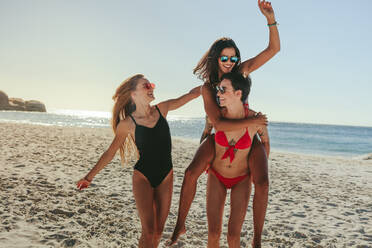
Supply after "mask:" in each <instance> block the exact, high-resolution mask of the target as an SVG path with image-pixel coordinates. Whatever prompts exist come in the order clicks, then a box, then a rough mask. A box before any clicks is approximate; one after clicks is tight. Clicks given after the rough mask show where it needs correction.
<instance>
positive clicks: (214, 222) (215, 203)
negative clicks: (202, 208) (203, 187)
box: [207, 172, 226, 231]
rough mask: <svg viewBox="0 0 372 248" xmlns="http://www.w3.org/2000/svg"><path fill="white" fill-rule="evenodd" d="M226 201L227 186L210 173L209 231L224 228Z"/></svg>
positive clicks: (208, 188)
mask: <svg viewBox="0 0 372 248" xmlns="http://www.w3.org/2000/svg"><path fill="white" fill-rule="evenodd" d="M225 200H226V188H225V186H224V185H223V184H222V183H221V182H220V181H219V180H218V178H217V177H216V176H215V175H214V173H213V172H209V174H208V183H207V217H208V229H209V230H210V231H220V230H221V228H222V218H223V209H224V206H225Z"/></svg>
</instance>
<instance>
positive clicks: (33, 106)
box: [26, 100, 46, 112]
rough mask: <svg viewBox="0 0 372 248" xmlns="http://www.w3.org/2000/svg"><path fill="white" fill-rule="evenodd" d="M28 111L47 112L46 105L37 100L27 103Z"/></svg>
mask: <svg viewBox="0 0 372 248" xmlns="http://www.w3.org/2000/svg"><path fill="white" fill-rule="evenodd" d="M26 111H37V112H46V109H45V105H44V104H43V103H42V102H40V101H36V100H31V101H26Z"/></svg>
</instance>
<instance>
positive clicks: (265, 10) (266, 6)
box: [258, 0, 275, 23]
mask: <svg viewBox="0 0 372 248" xmlns="http://www.w3.org/2000/svg"><path fill="white" fill-rule="evenodd" d="M258 7H259V8H260V11H261V13H262V14H263V15H264V16H265V17H266V18H267V20H268V22H270V23H271V22H275V15H274V10H273V8H272V7H271V2H266V1H265V0H262V1H261V0H258Z"/></svg>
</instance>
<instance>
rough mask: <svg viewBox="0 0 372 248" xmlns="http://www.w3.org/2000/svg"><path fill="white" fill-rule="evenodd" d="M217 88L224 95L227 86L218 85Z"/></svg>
mask: <svg viewBox="0 0 372 248" xmlns="http://www.w3.org/2000/svg"><path fill="white" fill-rule="evenodd" d="M216 90H217V92H220V93H221V95H223V94H225V92H226V87H222V86H218V85H217V86H216Z"/></svg>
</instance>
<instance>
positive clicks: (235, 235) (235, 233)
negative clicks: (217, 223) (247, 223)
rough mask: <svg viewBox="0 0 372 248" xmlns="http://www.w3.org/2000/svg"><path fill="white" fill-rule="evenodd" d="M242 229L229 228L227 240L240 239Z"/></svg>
mask: <svg viewBox="0 0 372 248" xmlns="http://www.w3.org/2000/svg"><path fill="white" fill-rule="evenodd" d="M240 232H241V230H240V229H237V228H229V230H228V232H227V240H229V241H234V240H239V239H240Z"/></svg>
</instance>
